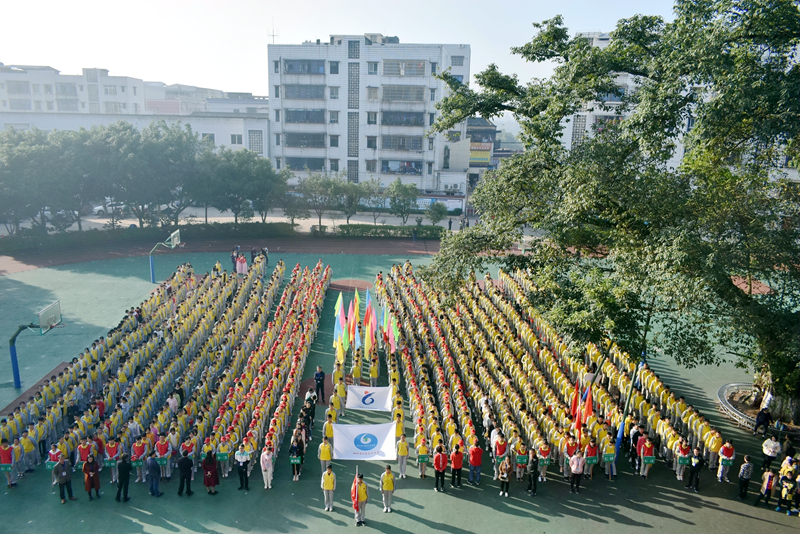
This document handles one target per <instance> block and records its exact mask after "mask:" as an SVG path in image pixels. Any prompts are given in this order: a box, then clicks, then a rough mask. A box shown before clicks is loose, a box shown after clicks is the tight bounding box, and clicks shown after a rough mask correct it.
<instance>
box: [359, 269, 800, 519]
mask: <svg viewBox="0 0 800 534" xmlns="http://www.w3.org/2000/svg"><path fill="white" fill-rule="evenodd" d="M375 285H376V293H377V295H378V297H379V299H380V300H381V301H382V302H383V304H384V305H385V306H388V308H389V311H390V314H391V315H392V316H393V317H394V318H395V320H396V321H397V324H398V325H399V327H400V329H401V330H402V331H403V336H401V347H400V350H399V353H400V357H401V358H402V359H403V361H404V363H405V368H404V371H405V372H404V374H405V377H406V385H407V388H408V396H409V401H410V405H411V408H412V413H413V414H414V417H415V424H416V428H417V431H416V433H415V436H414V440H415V445H416V446H417V454H418V456H421V457H422V458H423V459H427V456H428V453H429V452H431V449H430V448H429V447H428V445H429V444H431V443H432V444H433V445H432V446H433V452H435V453H436V454H442V456H436V454H434V469H435V471H436V472H437V473H438V472H439V471H440V470H439V469H438V467H439V466H437V465H436V464H437V462H439V463H440V464H442V465H443V466H444V467H447V463H450V464H451V465H453V464H455V465H458V467H459V468H460V467H461V460H462V458H461V457H460V456H459V454H458V453H463V452H464V449H465V448H466V449H467V455H466V457H467V458H468V459H469V460H470V461H469V464H470V465H469V467H470V480H469V481H470V482H472V481H473V478H474V479H477V480H478V481H479V480H480V479H479V476H480V475H479V474H478V473H479V469H480V465H479V459H478V458H480V455H479V454H478V450H475V455H474V456H475V457H476V461H475V462H474V463H476V464H478V465H473V462H472V460H471V459H472V458H473V454H472V450H471V449H473V447H478V446H479V444H478V440H477V439H476V438H477V434H476V430H475V425H474V424H473V423H472V420H471V419H470V415H469V414H470V411H469V409H468V408H467V409H466V410H461V411H459V414H458V416H455V417H453V416H452V413H453V409H454V408H455V409H457V408H458V407H460V406H464V407H468V405H469V403H468V399H469V400H470V401H472V402H474V406H475V413H479V414H480V415H481V417H482V421H481V423H482V424H481V428H482V430H483V432H484V436H485V438H486V447H487V448H488V449H489V453H490V456H491V458H492V464H493V471H494V473H493V478H494V479H495V480H499V481H500V494H501V495H503V496H507V495H508V486H509V480H510V478H511V476H514V477H515V478H516V480H518V481H524V480H526V479H527V491H528V492H529V493H530V494H531V495H535V494H536V491H537V484H538V483H541V482H546V481H547V477H548V469H550V470H551V471H552V470H555V471H556V472H558V473H560V474H562V475H563V476H564V477H565V479H568V480H570V484H571V491H573V492H580V484H581V480H586V479H591V478H593V476H594V474H595V466H597V467H598V468H599V469H600V470H601V472H604V474H605V475H606V476H607V477H608V478H609V479H610V480H614V479H615V478H616V474H617V470H616V468H617V463H618V462H619V461H621V460H622V459H621V458H619V459H618V458H617V447H616V438H617V434H618V431H620V430H621V431H622V432H621V433H622V436H623V439H622V451H624V452H625V454H626V457H627V459H628V460H629V461H630V462H631V466H632V468H633V469H634V470H635V471H636V472H637V473H638V474H640V475H641V476H642V477H643V478H645V479H646V478H648V477H649V474H650V471H651V469H652V467H653V466H654V465H655V464H656V462H657V460H658V461H661V462H663V464H664V465H665V467H666V468H668V469H670V470H672V471H674V473H675V476H676V478H677V480H678V481H682V482H684V483H685V485H686V487H687V489H692V490H694V491H699V489H700V485H699V480H700V474H701V472H702V471H703V468H704V467H705V466H708V468H709V469H710V470H711V471H712V472H713V473H714V475H715V478H716V479H717V480H718V481H719V482H728V481H729V473H730V469H731V466H732V464H733V461H734V459H736V450H735V449H734V447H733V443H732V442H731V440H730V439H723V438H722V436H721V434H720V433H719V431H718V430H716V429H715V428H713V427H712V426H711V424H710V423H709V422H708V421H707V420H706V418H705V417H704V416H703V415H702V414H700V413H699V412H698V411H697V410H696V409H694V408H693V407H692V406H691V405H688V404H687V403H686V402H685V399H684V398H683V397H680V396H677V397H676V395H675V393H674V392H672V391H671V390H670V388H669V387H668V386H667V385H665V384H664V383H663V382H662V381H661V380H660V379H659V377H658V376H657V375H656V374H655V373H654V372H653V371H652V370H651V369H650V368H649V367H648V366H647V364H646V363H644V364H639V365H637V364H635V363H634V362H633V361H632V360H631V359H630V358H629V357H628V355H627V354H625V353H624V352H623V351H622V350H620V349H619V347H617V346H615V345H613V344H610V343H606V345H605V346H604V347H603V350H601V349H600V348H598V347H597V346H595V345H594V344H589V345H588V346H587V347H586V350H585V351H584V352H583V354H582V357H580V358H573V357H569V356H567V353H566V346H565V344H564V342H563V340H562V339H561V338H560V337H559V336H558V335H557V333H556V332H555V331H554V330H553V328H552V327H551V326H550V325H548V324H547V323H546V322H545V321H543V320H542V319H541V317H540V316H539V315H538V314H537V313H536V311H535V309H534V308H533V307H532V306H531V305H530V303H529V302H528V300H527V298H526V296H525V295H526V293H527V292H529V291H532V290H534V286H533V283H532V282H531V281H530V279H529V278H528V277H527V275H526V274H525V273H524V272H522V271H518V272H516V273H514V274H513V275H509V274H508V273H505V272H503V271H501V272H500V283H499V284H498V285H495V283H494V282H493V281H492V280H491V278H489V277H488V275H487V277H486V279H485V281H484V284H483V285H482V286H481V284H478V283H477V281H476V280H474V279H473V280H471V281H470V283H469V284H468V285H467V286H466V287H464V288H462V290H461V292H460V294H459V295H457V296H455V297H454V299H453V301H454V303H455V304H454V305H453V306H452V307H446V306H443V305H442V304H441V303H440V301H439V298H438V295H437V293H436V292H434V291H430V290H429V288H428V287H427V285H426V284H425V282H424V281H423V280H419V279H418V278H417V277H416V276H415V275H414V273H413V270H412V268H411V265H410V263H406V264H405V265H403V266H393V268H392V271H391V272H390V274H389V276H387V277H383V275H382V274H379V275H378V277H377V278H376V284H375ZM498 286H499V287H498ZM429 373H430V375H432V377H433V379H432V380H428V374H429ZM420 374H422V375H423V376H424V377H425V379H426V384H427V385H426V388H425V390H424V391H425V393H423V394H421V395H420V394H419V392H418V390H419V388H418V387H417V381H418V378H417V377H418V376H419V375H420ZM465 384H466V385H467V389H465ZM434 385H435V386H436V389H435V390H434V388H433V386H434ZM628 395H630V397H631V398H630V402H629V414H628V416H627V417H623V409H624V406H625V402H626V400H627V397H628ZM454 398H455V399H456V400H458V402H455V403H453V399H454ZM415 399H419V400H415ZM462 399H463V403H462ZM587 399H588V400H587ZM437 405H439V406H441V407H442V410H443V412H445V411H446V412H447V413H443V416H444V418H443V419H441V418H440V416H439V414H438V413H437ZM448 414H449V415H448ZM441 421H446V422H447V423H446V424H445V425H444V429H445V435H444V436H442V433H441V428H440V424H441ZM768 441H769V440H768ZM455 444H459V445H460V447H459V450H458V451H456V448H455V446H454V445H455ZM420 445H422V448H421V449H420V448H419V446H420ZM440 445H441V451H439V450H438V447H439V446H440ZM765 445H766V444H765ZM792 451H793V448H792ZM447 453H450V455H451V457H450V458H448V460H450V461H449V462H447V463H445V458H444V456H445V455H446V454H447ZM453 453H456V456H457V459H453V458H452V454H453ZM791 456H792V455H786V457H785V459H784V460H783V465H782V467H781V470H780V472H777V471H776V473H775V474H774V475H772V476H768V474H769V473H770V471H769V470H768V466H762V467H764V468H765V469H766V472H765V474H764V477H765V480H766V479H767V478H769V480H770V481H773V478H774V482H770V483H768V482H765V484H769V486H770V492H773V493H774V492H777V493H775V494H776V495H777V494H780V495H783V496H784V501H785V502H784V503H782V504H779V507H778V508H779V509H782V510H783V509H784V508H785V507H786V506H790V504H789V503H790V502H793V503H794V504H793V505H794V508H796V507H797V495H798V492H797V491H796V486H797V470H796V468H795V466H794V465H795V464H794V462H793V458H792V457H791ZM765 459H766V456H765ZM419 465H420V475H421V476H424V474H425V466H426V464H425V463H423V462H420V463H419ZM550 466H553V467H550ZM451 471H452V469H451ZM473 475H474V476H473ZM739 475H740V476H739V478H740V491H739V495H740V496H741V498H746V496H747V488H748V485H749V480H750V477H751V476H753V470H752V464H751V463H750V461H749V458H747V459H746V460H745V462H743V464H742V466H741V467H740V469H739ZM451 483H453V485H457V484H458V483H457V482H456V481H455V475H453V477H452V479H451ZM443 486H444V476H443V474H442V475H438V474H437V480H436V487H435V489H436V490H437V491H440V490H443V489H444V488H443ZM770 494H771V495H772V493H770Z"/></svg>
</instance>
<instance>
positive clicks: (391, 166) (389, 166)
mask: <svg viewBox="0 0 800 534" xmlns="http://www.w3.org/2000/svg"><path fill="white" fill-rule="evenodd" d="M381 172H382V173H383V174H422V162H421V161H399V160H386V159H382V160H381Z"/></svg>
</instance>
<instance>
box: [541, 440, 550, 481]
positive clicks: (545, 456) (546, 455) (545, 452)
mask: <svg viewBox="0 0 800 534" xmlns="http://www.w3.org/2000/svg"><path fill="white" fill-rule="evenodd" d="M539 458H540V461H539V482H547V465H548V464H547V461H548V460H549V459H550V445H549V444H548V443H547V442H546V441H545V442H544V443H542V445H541V447H539Z"/></svg>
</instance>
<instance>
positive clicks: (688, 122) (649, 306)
mask: <svg viewBox="0 0 800 534" xmlns="http://www.w3.org/2000/svg"><path fill="white" fill-rule="evenodd" d="M535 27H536V29H537V34H536V35H535V36H534V38H533V39H532V40H531V42H529V43H527V44H525V45H523V46H521V47H517V48H514V49H512V51H513V52H514V53H516V54H519V55H521V56H522V57H523V58H524V59H525V60H527V61H532V62H551V63H553V64H555V71H554V74H553V75H552V76H551V77H550V78H548V79H544V80H533V81H532V82H530V83H525V84H523V83H520V82H519V81H518V79H517V77H516V76H514V75H505V74H502V73H500V72H499V70H498V69H497V67H496V66H495V65H490V66H489V67H488V68H487V69H486V70H485V71H484V72H482V73H480V74H478V75H477V76H476V80H477V86H478V89H477V90H474V89H473V88H470V87H467V86H464V85H462V84H458V83H457V82H456V80H454V79H453V78H452V77H451V76H449V75H448V74H446V73H445V74H443V75H442V76H441V77H442V78H443V79H444V80H445V81H446V82H447V83H448V85H449V86H450V88H451V95H450V96H448V97H447V98H445V99H444V100H443V102H442V103H441V104H440V110H441V112H442V113H441V118H440V120H439V121H438V122H437V124H436V125H435V127H434V130H436V131H447V130H448V129H449V128H450V127H452V126H453V125H455V124H457V123H459V122H461V121H463V120H465V119H466V118H468V117H470V116H473V115H475V114H478V115H481V116H483V117H486V118H491V117H494V116H498V115H499V114H501V113H505V112H511V113H513V114H514V116H515V118H516V119H517V120H518V122H519V124H520V127H521V132H520V138H521V141H522V142H523V143H524V145H525V146H527V147H529V149H528V151H526V153H524V154H522V155H519V156H516V157H514V158H512V159H511V160H510V161H509V162H507V163H506V164H504V165H503V166H502V167H501V168H500V169H498V170H497V171H494V172H493V173H489V174H488V175H487V176H486V177H485V178H484V180H483V181H482V182H481V184H479V186H478V188H477V189H476V191H475V194H474V196H473V198H472V201H473V204H474V205H475V206H476V207H477V209H478V210H479V211H480V212H481V215H482V217H481V219H482V221H483V222H484V224H481V225H480V226H476V227H472V228H470V229H469V230H467V231H465V232H463V233H462V232H459V233H458V234H456V235H451V236H447V237H446V238H445V240H444V241H443V243H442V252H441V253H440V254H439V255H438V256H437V257H436V258H435V260H434V262H433V264H432V266H431V268H430V269H428V270H427V272H426V276H429V277H430V278H432V279H433V280H435V281H436V282H437V283H439V284H441V285H443V286H444V287H448V286H451V287H452V286H454V285H457V284H458V283H460V280H462V279H463V278H464V277H465V276H467V275H468V273H469V272H470V271H471V270H472V269H477V268H483V267H484V266H485V262H486V261H493V260H502V261H505V262H506V264H507V265H508V266H509V267H514V266H525V267H531V268H532V269H533V272H534V273H535V281H536V283H537V285H538V286H539V287H540V288H541V291H538V292H536V295H533V296H532V297H533V298H534V300H535V301H536V302H537V304H538V305H539V306H541V307H542V311H543V312H545V314H546V317H547V318H548V319H549V320H551V321H552V322H553V323H554V324H555V325H556V327H557V328H559V329H560V330H562V331H564V332H567V333H568V334H569V335H571V336H572V342H573V347H574V348H575V350H580V348H581V347H582V344H583V343H584V342H585V341H587V340H590V339H591V340H594V341H597V340H598V338H599V337H600V336H601V335H607V336H609V337H611V338H612V339H613V340H615V341H617V342H619V343H620V345H621V346H624V347H625V348H627V349H628V350H629V352H630V353H631V354H632V355H633V356H638V355H639V354H641V353H646V354H649V355H653V354H665V355H669V356H672V357H674V358H675V359H676V360H677V361H679V362H681V363H683V364H684V365H687V366H690V367H691V366H694V365H697V364H699V363H712V362H719V361H720V360H721V359H722V358H726V357H731V356H733V357H735V358H737V360H738V362H739V364H740V365H743V366H746V367H749V368H751V369H755V370H758V371H759V372H761V373H762V376H764V377H765V382H766V383H767V384H768V387H769V388H770V389H771V390H772V392H773V393H774V394H775V395H776V396H777V397H778V411H783V412H784V413H788V414H789V415H790V416H792V415H793V416H794V418H795V419H796V418H797V410H798V406H797V402H796V398H797V395H798V392H799V391H798V384H800V359H798V353H799V352H800V341H798V340H800V313H799V312H798V311H797V310H796V306H795V303H796V302H797V301H798V297H800V272H799V271H800V266H798V262H797V261H796V258H797V257H799V256H798V255H800V247H799V246H798V243H800V239H798V238H800V235H798V225H797V221H798V220H800V218H798V215H799V214H798V212H800V204H799V203H798V201H797V194H796V185H794V184H789V183H786V182H785V181H784V180H783V176H784V169H783V168H782V167H781V163H782V162H783V161H785V158H786V157H787V156H789V157H791V156H794V155H795V154H796V152H797V147H798V138H799V137H800V135H799V134H800V121H798V120H797V118H798V116H800V101H798V99H786V98H784V96H785V95H789V94H800V73H799V72H798V69H799V68H800V67H798V65H797V63H796V61H795V59H794V54H795V51H796V49H797V46H798V45H799V44H800V13H799V12H798V10H797V6H796V3H795V2H792V1H789V0H774V1H770V0H719V1H717V2H693V1H690V0H677V1H676V3H675V20H674V21H673V22H670V23H665V22H664V21H663V20H662V19H661V18H659V17H651V16H642V15H637V16H634V17H631V18H629V19H623V20H621V21H620V22H619V23H618V25H617V27H616V29H615V30H614V32H613V33H612V40H611V43H610V44H609V46H608V47H606V48H603V49H600V48H598V47H594V46H591V43H590V42H589V41H588V40H587V39H585V38H582V37H581V36H579V35H578V36H574V37H571V36H570V33H569V32H568V30H567V29H566V28H565V27H564V26H563V23H562V20H561V18H560V17H556V18H554V19H551V20H548V21H545V22H544V23H542V24H535ZM626 74H627V75H629V76H630V78H629V79H633V80H635V81H634V82H633V84H632V85H631V86H629V87H622V86H621V85H620V84H621V81H620V80H624V79H625V78H623V75H626ZM585 109H589V110H596V111H601V112H604V113H607V114H609V115H612V116H614V117H615V119H614V120H613V121H607V122H605V123H600V124H598V125H596V126H594V127H593V128H591V129H590V130H589V131H588V132H586V137H585V138H584V139H582V142H581V143H580V144H576V146H574V147H573V148H572V150H566V149H565V148H564V146H563V145H562V137H563V134H564V128H565V126H566V124H568V121H569V120H570V118H571V117H572V116H573V115H575V114H576V113H579V112H581V111H582V110H585ZM689 127H691V128H689ZM687 129H689V130H690V131H689V132H688V133H687ZM573 137H574V138H577V139H580V132H577V133H575V134H574V135H573ZM681 142H682V143H683V144H684V146H685V155H684V153H683V151H681V152H676V150H677V149H676V147H678V146H679V143H681ZM681 156H683V157H682V159H681V161H680V164H679V165H678V166H677V167H675V166H674V163H672V161H673V160H672V158H675V157H677V158H678V159H680V158H681ZM527 227H530V228H534V229H536V230H537V232H536V235H537V236H538V237H536V238H535V239H534V241H533V246H532V252H531V253H530V254H529V255H527V256H524V257H520V256H516V257H512V256H510V255H508V254H507V253H506V251H507V250H508V249H509V248H510V247H511V245H513V244H514V243H515V242H517V241H518V240H519V239H520V238H521V236H522V235H523V229H525V228H527ZM481 253H484V254H485V255H480V254H481ZM792 399H795V400H794V401H792Z"/></svg>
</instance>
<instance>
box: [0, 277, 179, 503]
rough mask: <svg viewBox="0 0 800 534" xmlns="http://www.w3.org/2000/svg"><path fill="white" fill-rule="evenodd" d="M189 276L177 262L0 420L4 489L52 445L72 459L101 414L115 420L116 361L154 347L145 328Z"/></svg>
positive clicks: (141, 357) (122, 378)
mask: <svg viewBox="0 0 800 534" xmlns="http://www.w3.org/2000/svg"><path fill="white" fill-rule="evenodd" d="M190 279H191V282H193V281H194V279H193V278H192V270H191V265H189V264H186V265H183V266H180V267H179V269H178V272H176V273H175V274H174V275H173V276H171V277H170V279H169V280H167V281H166V282H164V283H163V284H161V285H160V286H159V287H158V288H157V289H156V290H155V291H154V292H153V294H152V295H151V296H150V297H149V298H148V299H147V300H146V301H144V302H143V303H142V304H141V305H140V307H139V308H138V309H137V310H135V313H134V312H127V313H126V315H125V317H124V318H123V320H122V321H121V322H120V324H119V326H118V327H116V328H115V329H113V330H111V331H110V332H109V333H108V335H107V336H106V337H105V338H104V337H101V338H100V339H99V340H95V342H94V343H92V346H91V348H86V350H85V351H84V352H83V353H82V354H81V355H80V356H79V357H75V358H73V359H72V362H70V363H69V364H68V365H67V367H66V368H65V369H64V370H63V371H62V372H59V373H58V375H54V376H51V377H50V378H49V379H47V380H45V381H44V383H43V384H42V385H41V386H39V390H38V391H37V392H36V393H35V395H34V397H33V398H31V399H29V401H28V403H27V404H25V403H21V404H20V406H18V407H16V408H15V410H14V413H13V414H12V415H11V416H9V417H8V418H7V419H2V420H0V469H2V470H3V471H4V473H5V475H6V480H7V483H8V486H9V488H12V487H14V486H16V482H17V480H18V479H20V478H22V477H23V476H24V474H25V473H26V472H31V471H32V470H33V468H34V466H35V465H39V464H41V463H42V462H47V461H49V460H48V456H49V453H48V449H50V450H52V445H53V444H56V448H57V449H59V450H62V451H63V452H62V454H66V455H68V456H69V457H71V458H73V459H74V453H75V449H76V448H77V446H78V444H79V442H80V439H81V437H87V438H88V437H90V436H91V437H94V436H93V432H91V431H93V430H94V429H95V427H98V426H100V425H101V424H103V423H104V422H102V420H103V416H106V417H108V414H112V415H113V416H115V418H117V419H118V417H119V413H120V412H121V410H119V409H118V406H115V403H114V400H115V399H116V398H117V396H118V395H119V393H120V391H121V390H123V389H124V388H125V385H126V383H127V381H128V379H127V376H126V375H125V373H124V372H122V370H120V369H119V367H120V365H121V364H126V363H127V362H132V363H135V364H136V365H137V366H138V365H141V364H142V363H144V362H146V361H147V360H148V359H149V358H150V356H151V354H152V353H153V352H154V351H155V350H156V348H158V347H159V342H158V340H156V339H153V336H151V333H152V332H153V330H154V329H155V328H156V327H157V325H158V324H160V323H162V322H164V321H165V320H166V319H167V318H168V317H169V315H170V314H169V310H170V306H169V304H168V303H167V302H165V301H166V300H167V295H168V293H169V294H170V295H174V297H173V298H177V299H182V298H183V297H185V295H186V294H187V292H188V289H187V288H188V287H191V283H190V282H189V280H190ZM128 365H130V364H128ZM128 376H130V372H129V373H128ZM99 439H101V436H98V440H99ZM2 441H5V442H6V443H5V445H3V444H2ZM9 466H10V467H9Z"/></svg>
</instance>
